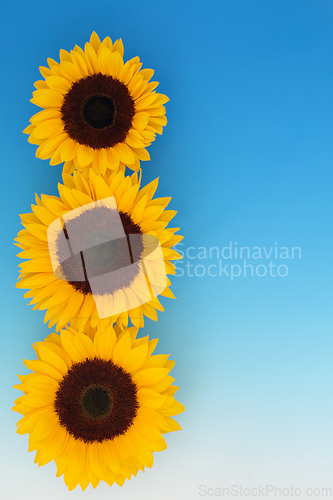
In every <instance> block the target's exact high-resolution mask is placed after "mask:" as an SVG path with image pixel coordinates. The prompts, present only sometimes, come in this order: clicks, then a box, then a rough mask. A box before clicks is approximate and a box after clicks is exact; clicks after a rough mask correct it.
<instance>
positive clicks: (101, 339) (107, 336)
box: [94, 328, 117, 360]
mask: <svg viewBox="0 0 333 500" xmlns="http://www.w3.org/2000/svg"><path fill="white" fill-rule="evenodd" d="M116 343H117V336H116V334H115V332H114V330H113V328H107V329H106V330H104V331H102V330H97V333H96V335H95V339H94V345H95V352H96V356H97V357H99V358H100V359H105V360H109V359H111V357H112V354H113V351H114V348H115V345H116Z"/></svg>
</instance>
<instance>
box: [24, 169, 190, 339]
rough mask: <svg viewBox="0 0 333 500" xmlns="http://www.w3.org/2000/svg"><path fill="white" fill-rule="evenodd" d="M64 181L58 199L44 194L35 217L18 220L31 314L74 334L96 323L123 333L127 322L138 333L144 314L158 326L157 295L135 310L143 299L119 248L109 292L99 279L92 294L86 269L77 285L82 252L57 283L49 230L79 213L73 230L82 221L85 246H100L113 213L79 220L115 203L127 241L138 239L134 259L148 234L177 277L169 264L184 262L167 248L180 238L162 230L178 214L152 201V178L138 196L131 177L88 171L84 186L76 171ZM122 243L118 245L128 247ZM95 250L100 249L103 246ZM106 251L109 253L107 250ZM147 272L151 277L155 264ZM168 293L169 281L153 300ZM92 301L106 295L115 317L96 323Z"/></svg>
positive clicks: (138, 279) (163, 201) (164, 201)
mask: <svg viewBox="0 0 333 500" xmlns="http://www.w3.org/2000/svg"><path fill="white" fill-rule="evenodd" d="M63 179H64V184H63V185H62V184H59V186H58V188H59V194H60V198H57V197H55V196H47V195H42V196H41V199H39V198H38V197H36V201H37V206H34V205H32V209H33V213H29V214H23V215H21V220H22V224H23V225H24V226H25V229H23V230H21V231H20V232H19V234H18V237H17V238H16V241H17V245H18V246H19V247H20V248H21V249H22V250H23V251H22V252H21V253H20V254H19V257H21V258H23V259H29V260H26V261H25V262H23V263H21V264H20V267H21V274H20V277H19V279H20V281H19V282H18V283H17V287H19V288H28V289H29V291H28V292H27V293H26V294H25V297H31V298H32V301H31V304H35V307H34V308H35V309H36V308H37V309H40V310H45V309H46V310H47V312H46V315H45V322H46V321H48V320H50V323H49V327H51V326H53V325H54V324H56V329H57V331H59V330H60V329H61V328H63V327H64V326H66V325H68V324H69V323H70V324H71V326H72V327H74V328H76V329H78V330H79V331H83V329H84V328H86V327H89V326H90V327H92V328H94V327H96V326H97V325H98V324H100V323H101V322H102V323H103V324H105V325H107V324H111V325H112V324H114V323H115V322H117V323H118V324H119V325H121V326H127V325H128V320H129V318H130V319H131V321H132V323H133V324H134V325H135V326H137V327H142V326H143V325H144V319H143V315H146V316H148V317H150V318H151V319H154V320H156V319H157V313H156V309H159V310H163V307H162V306H161V304H160V302H159V300H158V298H157V296H155V297H154V298H151V297H152V296H150V297H149V299H148V300H144V301H142V300H141V301H140V300H139V303H140V305H138V300H136V297H139V298H141V297H140V295H141V293H142V288H141V285H140V283H141V284H142V274H141V275H140V274H139V266H138V265H135V264H134V265H132V266H127V267H126V268H125V267H124V264H123V259H124V257H123V254H124V251H125V246H120V247H119V248H118V247H117V248H116V252H115V257H114V259H115V261H116V262H113V264H115V268H116V267H118V268H122V270H121V273H118V275H116V274H112V276H111V277H112V279H113V281H112V282H111V283H110V282H109V283H108V284H107V286H108V289H107V291H106V289H105V282H103V280H100V282H99V283H101V284H99V285H98V287H99V288H97V289H96V288H95V291H94V290H92V286H91V281H90V280H89V279H88V277H87V272H86V268H85V267H84V271H85V273H84V278H82V279H81V280H78V279H77V275H78V271H79V270H81V269H82V267H81V266H82V263H81V259H80V253H82V252H80V253H78V254H77V256H75V255H74V256H73V257H71V258H70V259H67V261H65V262H66V265H63V266H62V269H61V276H59V274H57V273H55V272H54V266H53V263H52V256H51V255H50V246H49V243H50V242H49V239H48V229H49V228H50V226H51V225H52V224H53V223H54V222H55V221H56V220H57V219H58V220H59V221H60V220H62V221H64V220H65V218H66V214H68V213H70V212H72V211H78V212H79V215H78V216H77V217H76V218H75V219H74V220H72V222H73V223H74V226H75V224H76V225H78V224H79V223H80V219H81V226H83V227H84V228H85V229H86V231H85V232H84V239H85V241H87V240H88V241H89V240H91V239H92V240H94V241H100V239H101V238H103V237H104V234H105V232H107V231H108V223H109V222H108V221H109V220H111V218H112V217H113V214H114V212H115V211H114V210H113V209H111V208H110V210H108V209H107V207H106V206H103V207H99V208H98V209H96V207H94V209H93V210H90V211H89V210H87V211H86V212H85V213H88V218H86V219H83V221H82V217H83V215H84V210H83V209H84V207H89V204H94V202H96V201H97V200H105V199H108V198H110V197H114V199H115V202H116V205H117V211H118V213H119V216H120V220H121V224H122V227H123V231H124V233H125V235H126V237H131V235H132V236H133V235H134V236H135V238H136V240H135V241H136V242H137V246H136V250H135V251H136V252H137V254H138V258H137V260H138V259H139V258H140V252H143V251H144V250H143V247H144V245H145V238H147V236H148V235H149V237H152V238H155V239H156V240H158V242H159V245H160V250H161V255H162V262H163V261H164V262H163V267H164V266H165V273H166V274H174V273H175V266H174V265H173V264H172V263H171V262H170V261H171V260H174V259H179V258H181V256H180V255H179V253H177V252H176V251H175V250H173V249H172V247H173V246H174V245H176V244H177V243H178V242H179V241H181V239H182V236H178V235H175V234H174V233H175V232H176V231H177V230H178V228H167V225H168V223H169V221H170V220H171V219H172V218H173V217H174V215H175V214H176V212H175V211H174V210H165V208H166V206H167V205H168V203H169V202H170V200H171V198H156V199H153V196H154V193H155V191H156V188H157V184H158V180H157V179H156V180H155V181H153V182H151V183H150V184H148V185H147V186H145V187H144V188H143V189H141V190H139V188H140V181H139V180H138V176H137V174H136V173H134V174H133V175H132V176H131V177H130V176H125V175H124V173H123V172H122V171H119V172H118V173H116V172H114V173H112V174H111V175H110V176H106V177H104V178H103V177H101V176H98V175H96V174H95V173H94V172H93V170H90V173H89V179H85V177H84V176H83V175H82V174H80V173H78V172H75V173H74V175H73V176H70V175H68V174H65V173H64V174H63ZM81 207H83V209H81ZM89 217H90V222H89ZM86 221H88V222H89V224H90V225H89V224H88V223H86ZM91 221H92V222H91ZM59 224H60V222H59ZM66 224H67V222H66ZM66 227H67V225H66ZM64 231H65V228H64ZM65 234H66V233H65ZM126 237H125V238H124V239H123V240H125V241H126ZM66 238H68V234H67V235H66ZM61 241H64V238H63V240H61V239H58V240H56V241H55V253H56V254H57V255H58V257H60V255H61V253H62V252H63V248H62V243H61ZM100 246H101V247H103V245H100ZM114 248H115V246H113V249H114ZM106 251H108V250H107V248H106ZM99 255H100V254H99ZM76 257H77V258H76ZM141 257H142V256H141ZM98 258H99V257H98ZM106 258H108V254H107V255H106ZM90 259H91V262H92V265H93V266H95V268H96V266H97V265H98V266H99V265H100V261H98V262H96V259H95V256H94V254H90ZM94 259H95V262H94ZM82 262H83V261H82ZM149 265H150V263H149V262H147V266H148V267H149ZM151 272H152V274H154V273H155V275H156V268H154V264H153V263H152V265H151ZM158 272H159V270H157V273H158ZM97 274H101V273H97ZM113 276H116V278H113ZM169 286H170V281H169V279H168V278H166V288H165V289H164V291H162V292H157V293H158V294H160V295H163V296H166V297H173V294H172V292H171V290H170V289H169ZM163 288H164V287H163ZM96 295H97V296H98V297H99V298H101V296H102V298H103V297H104V296H106V295H107V301H108V303H109V305H110V309H109V310H110V311H114V314H108V315H107V316H108V317H105V316H106V315H104V316H102V317H103V319H100V315H99V314H98V311H99V310H97V307H96ZM155 295H156V294H155ZM133 305H134V307H133Z"/></svg>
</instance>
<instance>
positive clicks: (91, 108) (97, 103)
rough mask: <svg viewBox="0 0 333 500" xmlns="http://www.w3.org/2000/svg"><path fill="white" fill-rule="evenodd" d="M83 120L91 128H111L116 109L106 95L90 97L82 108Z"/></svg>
mask: <svg viewBox="0 0 333 500" xmlns="http://www.w3.org/2000/svg"><path fill="white" fill-rule="evenodd" d="M82 116H83V120H84V121H85V122H86V124H87V125H89V126H90V127H92V128H95V129H103V128H106V127H111V126H112V125H113V124H114V121H115V118H116V107H115V104H114V101H113V99H112V98H111V97H109V96H107V95H92V96H90V97H88V98H87V99H86V101H85V102H84V103H83V106H82Z"/></svg>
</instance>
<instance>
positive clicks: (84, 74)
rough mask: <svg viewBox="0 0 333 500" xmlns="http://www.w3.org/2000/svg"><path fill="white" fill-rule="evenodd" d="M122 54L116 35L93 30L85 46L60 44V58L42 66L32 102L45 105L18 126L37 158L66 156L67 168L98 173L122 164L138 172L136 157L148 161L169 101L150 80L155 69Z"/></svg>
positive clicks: (62, 159) (54, 160) (53, 159)
mask: <svg viewBox="0 0 333 500" xmlns="http://www.w3.org/2000/svg"><path fill="white" fill-rule="evenodd" d="M123 54H124V47H123V43H122V41H121V39H120V40H117V41H116V42H115V43H114V44H113V43H112V41H111V39H110V37H106V38H105V39H104V40H103V41H102V42H101V41H100V39H99V37H98V35H97V34H96V33H95V32H93V33H92V35H91V38H90V42H89V43H88V42H87V43H86V44H85V50H82V49H81V48H80V47H78V46H77V45H76V46H75V47H74V49H73V50H72V51H71V52H67V51H66V50H60V63H57V62H56V61H54V60H53V59H48V60H47V61H48V64H49V67H48V68H47V67H40V72H41V74H42V76H43V77H44V80H38V81H37V82H36V83H35V87H36V88H37V90H36V91H35V92H33V98H32V99H31V102H32V103H33V104H36V105H37V106H39V107H41V108H44V109H43V110H42V111H40V112H39V113H37V114H35V115H34V116H33V117H32V118H31V120H30V122H31V125H29V126H28V127H27V128H26V129H25V130H24V132H25V133H27V134H30V136H29V139H28V141H29V142H31V143H32V144H37V145H38V146H39V147H38V149H37V151H36V156H37V157H38V158H41V159H43V160H44V159H48V158H50V159H51V160H50V163H51V165H57V164H59V163H62V162H66V164H65V171H66V172H68V173H72V172H73V170H74V169H77V170H79V171H81V172H82V171H87V169H88V168H89V167H92V168H93V169H94V170H95V172H96V173H101V174H104V173H105V171H106V168H110V169H117V168H118V167H119V166H123V165H127V166H128V167H129V168H130V169H132V170H135V171H137V170H138V169H139V166H140V163H139V160H149V153H148V152H147V150H146V147H147V146H149V145H150V144H151V143H152V141H153V140H154V139H155V135H156V132H157V133H158V134H161V133H162V129H163V126H164V125H166V123H167V119H166V116H165V107H164V106H163V104H164V103H166V102H167V101H168V100H169V99H168V97H166V96H165V95H163V94H159V93H157V92H156V91H155V90H154V89H155V88H156V87H157V85H158V82H149V80H150V79H151V78H152V76H153V74H154V71H153V70H151V69H142V70H141V66H142V63H140V59H139V58H138V57H134V58H133V59H130V60H129V61H127V62H126V63H125V64H124V61H123Z"/></svg>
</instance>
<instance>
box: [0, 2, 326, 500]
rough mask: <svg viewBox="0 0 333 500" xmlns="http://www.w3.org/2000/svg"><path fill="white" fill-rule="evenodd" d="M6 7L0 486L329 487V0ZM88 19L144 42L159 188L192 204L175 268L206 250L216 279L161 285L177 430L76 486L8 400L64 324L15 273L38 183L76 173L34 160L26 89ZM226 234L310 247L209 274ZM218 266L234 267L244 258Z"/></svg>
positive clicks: (125, 494)
mask: <svg viewBox="0 0 333 500" xmlns="http://www.w3.org/2000/svg"><path fill="white" fill-rule="evenodd" d="M1 19H2V21H1V24H2V29H1V33H2V42H1V60H2V72H3V77H2V80H1V82H0V85H1V97H2V104H1V137H2V139H3V144H2V151H1V153H2V207H3V217H2V224H3V231H2V242H3V243H2V244H3V252H2V255H3V270H2V327H1V329H2V344H1V370H2V377H1V380H2V387H1V406H2V412H1V444H2V454H1V456H0V471H1V472H0V473H1V475H2V479H1V482H0V491H1V494H2V495H1V496H2V498H5V499H10V500H12V499H13V500H16V499H18V500H20V499H23V498H24V499H25V500H30V499H34V500H41V499H44V498H49V499H52V500H53V499H54V500H56V499H59V498H70V497H71V498H78V497H84V498H103V499H104V498H119V499H125V498H126V499H127V498H128V499H129V498H133V497H134V498H138V499H144V498H145V499H150V498H151V499H156V498H160V499H169V498H175V499H177V500H178V499H186V500H187V499H196V498H201V497H202V496H206V497H208V496H209V493H216V492H217V493H218V490H215V489H216V488H221V489H222V488H230V489H231V486H232V485H234V490H233V491H234V495H233V496H241V494H240V487H243V488H255V487H257V486H258V485H260V486H261V488H262V487H264V488H265V487H266V485H268V486H270V485H272V486H275V485H276V486H277V487H279V488H281V489H282V488H289V491H290V493H289V494H290V495H291V490H290V488H291V486H293V488H301V496H303V494H306V489H307V488H319V490H315V493H313V495H312V496H317V497H321V496H322V494H321V493H322V492H321V488H326V487H331V488H332V490H333V480H332V468H333V459H332V453H333V452H332V450H333V432H332V429H333V404H332V392H333V391H332V388H333V370H332V359H333V340H332V333H333V329H332V323H333V322H332V298H333V294H332V277H333V269H332V248H333V238H332V213H333V210H332V206H333V204H332V194H333V175H332V165H333V161H332V153H333V151H332V136H333V126H332V116H333V113H332V88H333V71H332V69H333V67H332V66H333V64H332V61H333V58H332V52H333V32H332V22H333V8H332V3H331V2H330V1H328V0H327V1H325V0H313V1H308V0H302V1H301V0H295V1H294V2H289V1H287V0H282V1H276V0H274V1H272V2H266V1H260V0H253V1H251V2H247V1H245V0H243V1H241V0H235V1H234V2H227V1H225V0H222V1H221V2H217V1H208V2H205V3H204V4H202V3H199V2H189V1H188V0H186V1H184V2H181V3H180V2H176V1H170V0H167V1H166V2H163V3H162V2H157V1H145V2H144V3H139V2H136V3H135V2H131V1H128V0H126V1H123V2H121V3H117V4H115V3H114V4H113V3H111V2H99V3H91V4H90V3H88V2H84V3H81V2H78V1H74V2H63V1H60V2H57V3H55V4H52V5H50V4H47V3H45V2H40V1H36V2H34V3H33V4H31V3H23V2H18V3H16V4H15V5H9V4H6V5H5V6H4V7H2V15H1ZM93 30H96V31H97V33H98V34H99V35H100V37H101V38H103V37H105V36H107V35H110V36H111V37H112V39H113V40H115V39H116V38H118V37H122V38H123V41H124V45H125V58H126V59H129V58H130V57H133V56H135V55H139V56H140V58H141V60H142V61H143V64H144V67H152V68H154V69H155V77H156V79H157V80H158V81H160V82H161V83H160V86H159V88H158V90H159V91H160V92H164V93H166V94H167V95H168V96H169V97H170V102H169V103H168V104H167V116H168V120H169V123H168V125H167V127H166V128H165V131H164V133H163V135H162V137H157V139H156V141H155V142H154V143H153V144H152V146H151V147H150V148H149V152H150V154H151V162H149V163H143V165H142V167H143V183H144V184H145V183H147V182H149V181H150V180H152V179H153V178H155V177H156V176H159V177H160V186H159V189H158V192H157V194H158V195H159V196H172V197H173V200H172V202H171V205H170V207H171V208H172V209H175V210H179V214H178V215H177V216H176V218H175V225H176V226H177V227H178V226H179V227H181V231H180V233H181V234H184V235H185V239H184V245H183V246H182V247H181V246H180V247H179V248H180V249H182V250H183V251H184V252H185V257H184V262H183V264H181V265H179V267H180V268H181V269H183V270H185V271H186V269H187V268H186V264H187V263H188V264H190V265H193V267H192V268H190V273H191V274H193V269H194V267H195V266H198V265H199V266H202V265H204V266H205V270H206V275H205V276H203V277H199V276H193V277H190V276H187V275H186V274H187V272H186V273H184V276H178V277H177V276H176V277H174V278H173V279H172V282H173V291H174V293H175V295H176V296H177V297H178V299H177V300H176V301H172V300H169V299H162V303H163V305H164V306H165V312H164V313H160V314H159V320H158V323H156V324H155V323H154V322H152V321H150V320H147V322H146V326H145V329H144V334H147V333H148V334H149V335H150V336H151V337H158V338H160V342H159V345H158V350H157V352H159V353H170V354H171V356H170V357H171V358H172V359H175V360H176V367H175V368H174V370H173V373H172V374H173V375H174V376H175V377H176V379H177V380H176V383H177V384H178V385H179V386H180V390H179V392H178V393H177V394H178V399H179V400H180V401H181V402H182V403H184V404H185V406H186V408H187V411H186V412H185V413H184V414H182V415H180V416H179V418H178V420H179V422H180V423H181V425H182V426H183V431H182V432H179V433H173V434H169V435H168V436H167V442H168V450H167V451H165V452H163V453H156V454H155V455H156V457H155V465H154V466H153V468H152V469H151V470H147V471H146V472H145V474H142V473H139V474H138V477H137V478H136V479H135V478H133V479H132V480H131V481H130V482H128V481H126V483H125V485H124V487H123V488H119V487H118V486H117V485H115V486H114V487H112V488H111V489H110V488H109V487H108V486H107V485H105V484H100V485H99V486H98V488H97V489H96V490H95V491H93V490H92V489H91V487H89V488H88V489H87V490H86V491H85V492H84V493H82V492H81V490H80V489H79V487H78V488H77V489H76V490H75V491H74V492H71V493H69V492H68V491H67V488H66V487H65V485H64V483H63V479H62V478H60V479H57V478H55V467H54V465H53V464H49V465H47V466H44V467H42V468H39V469H38V468H37V466H36V465H34V464H33V458H34V456H33V455H34V454H33V453H31V454H28V453H27V436H18V435H17V434H16V433H15V424H16V421H17V419H18V416H17V414H15V413H13V412H11V410H10V407H11V406H12V404H13V401H14V399H15V398H16V397H18V395H19V394H20V393H19V392H18V391H16V390H14V389H11V386H12V385H13V384H15V383H16V382H17V379H16V375H15V374H16V373H25V372H26V370H25V368H24V367H23V365H22V361H23V359H24V358H28V359H32V358H33V357H34V352H33V349H32V347H31V344H32V342H35V341H37V340H42V339H43V338H44V337H45V336H46V335H47V334H48V333H49V329H48V328H47V326H45V325H43V317H44V313H42V312H37V311H32V307H27V306H26V303H27V300H26V299H23V298H22V295H23V292H22V291H21V290H17V289H15V288H14V283H15V281H16V278H17V264H18V259H17V258H16V257H15V253H17V252H15V249H14V247H13V245H12V239H13V238H14V237H15V235H16V233H17V232H18V230H19V229H20V225H19V218H18V214H19V213H24V212H29V211H30V204H31V203H34V193H35V192H36V193H38V194H40V193H42V192H43V193H47V194H57V190H56V186H57V182H59V181H60V180H61V174H60V173H61V168H60V167H50V166H49V165H48V162H47V161H41V160H38V159H36V158H35V157H34V151H35V147H34V146H32V145H30V144H28V143H27V141H26V136H24V135H23V134H22V133H21V131H22V129H24V128H25V127H26V125H27V123H28V120H29V118H30V116H31V115H32V114H33V113H35V112H36V111H37V109H36V107H35V106H33V105H32V104H30V103H29V99H30V97H31V92H32V90H33V87H32V84H33V82H34V81H35V80H37V79H39V73H38V66H39V65H46V58H47V57H52V58H54V59H56V60H57V59H58V52H59V49H60V48H65V49H67V50H70V49H71V48H72V47H73V46H74V45H75V44H78V45H80V46H83V45H84V43H85V42H86V41H87V40H88V38H89V36H90V34H91V32H92V31H93ZM230 242H232V244H233V245H235V242H237V246H238V248H240V247H241V246H243V247H245V246H247V247H250V248H253V247H261V248H262V249H263V247H265V248H266V249H269V248H271V247H272V248H273V255H274V251H275V242H277V245H276V246H277V247H278V248H280V247H287V248H288V249H289V251H291V248H292V247H300V248H301V258H299V256H298V254H297V252H296V253H295V255H296V257H295V258H294V259H289V260H288V259H281V258H278V259H275V257H274V258H269V259H266V258H265V257H264V258H263V259H262V260H255V259H251V260H248V262H247V263H248V264H252V265H254V266H257V265H259V264H262V265H266V266H267V265H268V264H269V262H270V261H272V263H273V264H276V265H287V266H288V274H287V276H285V277H279V276H276V277H271V276H268V275H266V276H264V277H258V276H253V277H251V276H246V277H244V276H243V275H242V276H240V277H238V278H235V279H234V280H233V281H231V278H230V276H229V277H227V276H226V275H225V274H223V275H222V276H221V277H219V276H217V277H210V276H208V266H209V265H215V264H216V265H219V262H218V259H216V258H214V259H212V260H210V259H200V258H199V257H198V247H206V248H207V249H209V248H210V247H218V248H219V249H220V250H221V249H222V248H223V247H227V246H229V245H230ZM189 247H194V249H192V250H190V251H189V256H190V257H192V256H194V257H195V258H194V259H190V258H189V257H187V256H186V251H187V249H188V248H189ZM201 251H202V250H201ZM262 251H263V250H262ZM268 251H269V250H268ZM199 252H200V251H199ZM223 262H224V263H223V266H224V265H228V266H229V267H228V268H227V270H228V271H230V266H231V264H234V265H236V264H240V265H243V262H242V260H241V259H239V258H238V259H233V260H224V261H223ZM203 269H204V268H203V267H199V268H197V271H198V273H199V274H201V273H203ZM234 269H235V270H236V269H237V268H234ZM274 269H276V268H274ZM282 269H283V268H281V272H282ZM215 270H216V268H210V271H211V273H214V272H215ZM259 272H260V273H261V272H263V268H261V269H260V270H259ZM268 273H269V269H268ZM179 274H181V271H179ZM200 486H201V489H200ZM208 488H213V489H212V490H208ZM318 491H319V492H320V495H318V494H317V493H318ZM237 492H238V495H237V494H236V493H237ZM246 493H247V492H246ZM308 493H309V494H310V493H311V491H310V492H308ZM225 495H226V490H225ZM254 495H255V492H253V495H250V497H252V496H254ZM230 496H231V491H230ZM243 496H244V494H243ZM270 496H273V493H271V494H270ZM324 496H325V495H324Z"/></svg>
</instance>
